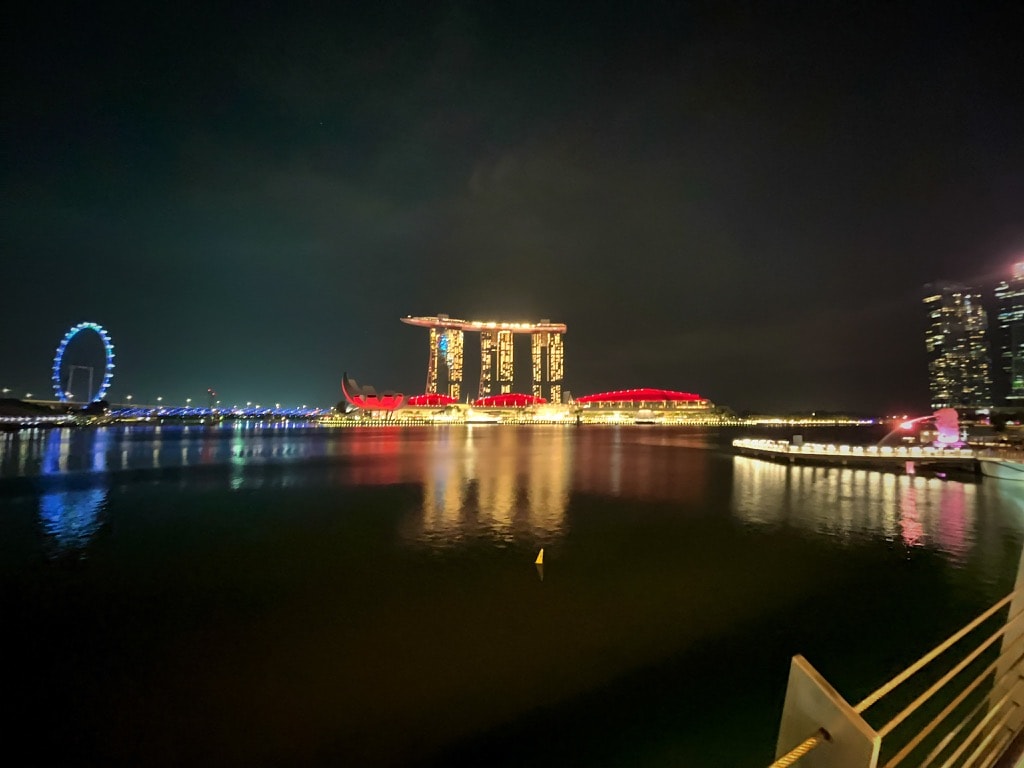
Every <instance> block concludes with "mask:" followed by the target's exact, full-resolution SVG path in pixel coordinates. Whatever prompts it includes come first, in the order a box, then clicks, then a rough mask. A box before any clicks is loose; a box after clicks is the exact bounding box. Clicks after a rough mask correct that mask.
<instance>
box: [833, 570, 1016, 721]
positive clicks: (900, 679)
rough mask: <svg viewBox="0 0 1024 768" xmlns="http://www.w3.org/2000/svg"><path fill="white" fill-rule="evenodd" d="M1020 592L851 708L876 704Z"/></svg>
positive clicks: (956, 633) (992, 608) (947, 639)
mask: <svg viewBox="0 0 1024 768" xmlns="http://www.w3.org/2000/svg"><path fill="white" fill-rule="evenodd" d="M1021 593H1024V587H1021V588H1020V589H1016V590H1014V591H1013V592H1011V593H1010V594H1008V595H1007V596H1006V597H1004V598H1003V599H1002V600H1000V601H999V602H998V603H996V604H995V605H993V606H992V607H991V608H989V609H988V610H987V611H985V612H984V613H983V614H981V615H980V616H979V617H978V618H976V619H975V620H974V621H972V622H971V623H970V624H968V625H967V626H965V627H963V628H962V629H960V630H959V631H958V632H955V633H954V634H953V635H951V636H950V637H948V638H946V639H945V640H943V641H942V642H941V643H939V644H938V645H937V646H935V647H934V648H933V649H932V650H930V651H928V653H926V654H925V655H924V656H922V657H921V658H920V659H918V660H917V661H915V662H914V663H913V664H911V665H910V666H909V667H907V668H906V669H904V670H903V671H902V672H900V673H899V674H898V675H896V676H895V677H894V678H892V679H891V680H889V682H887V683H885V684H884V685H882V686H881V687H879V688H878V689H876V690H875V691H873V692H871V693H869V694H868V695H867V696H865V697H864V699H862V700H861V702H860V703H859V704H857V705H855V706H854V708H853V709H854V711H855V712H857V713H858V714H863V713H864V712H865V711H866V710H868V709H870V708H871V707H872V706H874V705H875V704H877V703H878V702H879V701H880V700H881V699H882V698H883V697H884V696H886V695H887V694H889V693H891V692H892V691H893V690H895V689H896V688H897V687H899V686H900V685H901V684H903V683H905V682H906V681H907V680H909V679H910V678H911V677H913V676H914V675H915V674H917V673H918V672H920V671H921V670H922V669H924V668H925V667H926V666H928V664H930V663H931V662H932V661H934V660H935V659H936V658H938V657H939V656H941V655H942V654H943V653H944V652H945V651H947V650H949V649H950V648H951V647H952V646H954V645H955V644H956V643H958V642H959V641H960V640H962V639H963V638H964V637H965V636H966V635H968V634H969V633H970V632H971V631H972V630H974V629H976V628H977V627H978V626H979V625H981V624H983V623H984V622H985V621H987V620H988V619H990V618H992V616H993V615H995V614H996V613H997V612H998V611H999V610H1000V609H1002V608H1004V607H1005V606H1006V605H1008V604H1009V603H1010V602H1011V601H1012V600H1013V599H1014V598H1015V597H1017V596H1018V595H1019V594H1021ZM1022 614H1024V611H1022V612H1021V613H1018V614H1017V615H1016V616H1014V617H1013V618H1012V619H1008V620H1007V621H1006V622H1005V623H1004V625H1003V631H1005V628H1006V627H1007V626H1009V625H1010V622H1012V621H1016V620H1017V619H1018V618H1020V616H1021V615H1022Z"/></svg>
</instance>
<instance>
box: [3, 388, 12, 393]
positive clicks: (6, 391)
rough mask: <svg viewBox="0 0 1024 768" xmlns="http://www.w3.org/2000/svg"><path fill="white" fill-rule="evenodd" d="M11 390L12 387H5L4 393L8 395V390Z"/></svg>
mask: <svg viewBox="0 0 1024 768" xmlns="http://www.w3.org/2000/svg"><path fill="white" fill-rule="evenodd" d="M10 391H11V390H10V388H9V387H4V389H3V393H4V394H5V395H6V394H7V393H8V392H10Z"/></svg>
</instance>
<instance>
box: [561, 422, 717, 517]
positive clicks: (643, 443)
mask: <svg viewBox="0 0 1024 768" xmlns="http://www.w3.org/2000/svg"><path fill="white" fill-rule="evenodd" d="M706 446H707V444H706V443H705V442H704V439H703V438H702V437H701V436H699V435H684V436H680V435H677V434H675V433H669V432H666V433H661V434H658V433H656V432H652V431H650V430H648V429H646V428H644V427H612V428H606V429H588V430H586V431H585V433H582V434H581V435H580V439H579V440H578V452H577V454H576V456H575V460H574V462H573V467H572V472H573V487H574V490H577V491H581V492H583V493H588V494H593V495H596V496H615V497H626V498H631V499H638V500H645V501H669V502H685V503H695V502H699V501H701V500H702V499H704V498H705V495H706V493H707V488H708V480H709V469H710V468H709V465H708V461H709V457H710V455H711V452H710V451H708V450H702V449H703V448H705V447H706Z"/></svg>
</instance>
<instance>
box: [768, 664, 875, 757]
mask: <svg viewBox="0 0 1024 768" xmlns="http://www.w3.org/2000/svg"><path fill="white" fill-rule="evenodd" d="M819 732H823V734H824V739H820V740H819V741H818V742H817V743H816V744H815V745H814V747H813V749H811V750H810V751H807V752H806V753H805V754H802V755H801V758H800V768H876V766H877V765H878V752H879V749H880V748H881V744H882V737H881V736H879V735H878V734H877V733H876V732H875V730H874V729H873V728H872V727H871V726H870V725H868V723H867V722H866V721H865V720H864V718H863V717H861V716H860V714H859V713H858V712H857V711H856V710H854V708H853V707H852V706H851V705H850V703H849V702H847V701H846V700H845V699H844V698H843V697H842V696H840V695H839V694H838V693H837V692H836V690H835V689H834V688H833V687H832V686H831V685H829V684H828V683H827V682H826V681H825V678H823V677H822V676H821V675H820V674H818V671H817V670H816V669H814V667H812V666H811V665H810V663H809V662H808V661H807V659H805V658H804V657H803V656H799V655H798V656H794V657H793V660H792V662H791V663H790V666H789V683H788V685H787V686H786V702H785V704H784V705H783V707H782V722H781V724H780V725H779V740H778V743H777V744H776V748H775V756H776V759H777V760H779V759H783V760H784V759H785V756H786V755H787V754H789V753H790V752H791V751H793V750H794V749H796V748H798V747H800V746H801V745H803V744H804V743H805V742H807V741H808V740H809V739H810V738H812V737H813V736H814V735H815V734H817V733H819Z"/></svg>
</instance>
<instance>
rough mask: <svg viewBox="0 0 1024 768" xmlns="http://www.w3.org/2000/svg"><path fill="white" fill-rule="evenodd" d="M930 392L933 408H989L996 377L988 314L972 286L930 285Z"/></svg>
mask: <svg viewBox="0 0 1024 768" xmlns="http://www.w3.org/2000/svg"><path fill="white" fill-rule="evenodd" d="M925 290H926V292H927V293H926V296H925V299H924V305H925V308H926V309H927V312H928V330H927V331H926V332H925V347H926V349H927V350H928V390H929V394H930V399H931V406H932V408H935V409H938V408H968V409H973V408H988V407H990V406H991V405H992V376H991V368H990V363H989V355H988V342H987V341H986V339H985V331H986V329H987V328H988V315H987V314H986V312H985V308H984V307H983V306H982V304H981V294H980V293H978V292H977V291H975V290H974V289H973V288H970V287H968V286H966V285H958V284H956V283H946V282H941V283H929V284H928V285H926V286H925Z"/></svg>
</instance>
